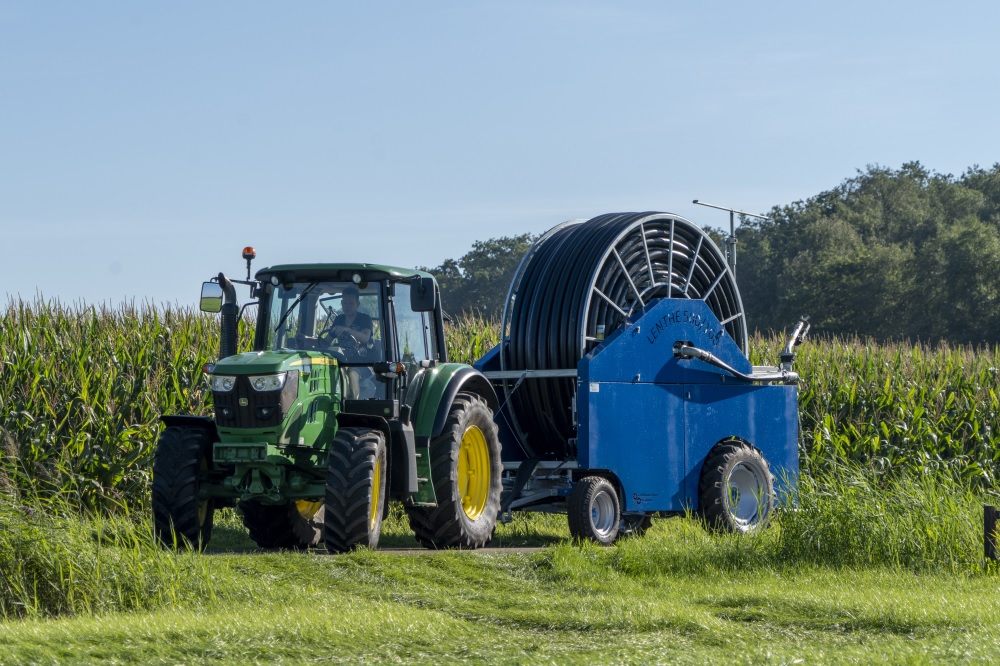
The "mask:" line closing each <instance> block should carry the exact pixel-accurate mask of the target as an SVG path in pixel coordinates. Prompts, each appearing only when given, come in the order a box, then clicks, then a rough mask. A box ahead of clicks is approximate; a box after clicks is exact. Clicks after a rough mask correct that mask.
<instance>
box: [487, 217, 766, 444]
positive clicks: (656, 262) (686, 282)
mask: <svg viewBox="0 0 1000 666" xmlns="http://www.w3.org/2000/svg"><path fill="white" fill-rule="evenodd" d="M661 298H688V299H701V300H704V301H705V302H706V304H707V305H708V307H709V309H710V310H711V311H712V312H713V314H715V316H716V317H717V318H718V320H719V321H720V322H721V323H722V325H723V328H724V330H725V331H726V334H727V335H729V336H730V337H731V338H732V339H733V340H734V341H735V342H736V344H737V345H738V346H739V347H740V349H741V350H742V351H743V352H744V353H746V351H747V327H746V317H745V314H744V312H743V303H742V301H741V300H740V295H739V290H738V289H737V286H736V279H735V276H734V275H733V273H732V271H731V270H729V267H728V266H727V264H726V259H725V256H724V255H723V254H722V252H720V250H719V248H718V247H717V246H716V245H715V243H714V242H713V241H712V240H711V238H710V237H709V236H708V234H706V233H705V232H704V231H702V230H701V229H700V228H698V227H697V226H695V225H694V224H693V223H692V222H690V221H688V220H686V219H684V218H682V217H679V216H676V215H671V214H669V213H655V212H647V213H610V214H607V215H600V216H598V217H594V218H592V219H590V220H586V221H584V220H571V221H569V222H564V223H562V224H560V225H558V226H556V227H553V228H552V229H550V230H549V231H548V232H546V233H545V234H543V235H542V237H541V238H539V239H538V240H537V241H536V242H535V243H534V245H532V247H531V248H530V249H529V250H528V252H527V254H526V255H525V257H524V259H522V261H521V264H520V265H519V266H518V269H517V272H516V273H515V275H514V279H513V280H512V281H511V286H510V290H509V291H508V294H507V300H506V305H505V307H504V313H503V320H502V329H501V330H502V331H503V334H504V336H505V337H507V338H508V345H507V350H506V353H505V354H501V358H500V362H501V368H502V369H504V370H563V369H575V368H576V365H577V362H578V361H579V360H580V358H582V357H583V355H584V354H586V353H587V352H588V351H590V350H591V349H593V347H594V346H596V344H598V342H599V341H600V338H601V337H603V336H601V335H600V332H601V331H603V332H604V333H605V334H606V335H610V333H611V332H612V331H614V330H615V329H616V328H617V327H618V326H620V325H621V324H622V323H624V322H625V321H626V319H628V317H629V316H630V315H632V314H633V313H634V312H636V311H637V310H638V309H640V308H642V307H644V306H646V305H648V304H650V303H651V302H652V301H655V300H657V299H661ZM514 387H515V386H514V384H513V383H510V382H506V381H505V382H504V392H505V394H506V395H505V399H506V400H508V401H509V405H510V414H511V417H512V419H513V424H512V425H513V426H514V428H515V430H516V431H518V436H519V438H520V440H521V441H522V443H524V444H525V445H526V447H527V448H528V449H530V450H529V453H530V454H533V455H536V456H540V457H542V458H546V459H558V460H561V459H564V458H566V457H568V456H569V455H572V452H571V450H570V449H571V447H570V440H572V439H573V438H574V437H575V425H574V423H573V415H572V413H571V411H572V406H573V397H574V395H575V392H576V383H575V380H574V379H572V378H562V377H546V378H537V379H532V380H531V381H526V382H522V383H521V384H520V385H519V386H518V387H517V390H516V391H515V390H514Z"/></svg>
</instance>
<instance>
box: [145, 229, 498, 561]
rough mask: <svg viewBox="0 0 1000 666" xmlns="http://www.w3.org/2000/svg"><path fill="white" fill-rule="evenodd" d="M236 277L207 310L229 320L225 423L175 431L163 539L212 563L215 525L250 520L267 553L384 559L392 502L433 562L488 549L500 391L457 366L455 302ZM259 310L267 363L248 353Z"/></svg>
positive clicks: (213, 294)
mask: <svg viewBox="0 0 1000 666" xmlns="http://www.w3.org/2000/svg"><path fill="white" fill-rule="evenodd" d="M253 256H254V255H253V251H252V248H247V249H246V250H245V251H244V258H245V259H246V260H247V279H246V280H230V279H229V278H227V277H226V276H225V275H224V274H222V273H220V274H219V275H218V276H217V277H216V278H213V279H212V280H211V281H209V282H206V283H205V284H204V285H203V287H202V295H201V309H202V310H203V311H207V312H221V315H222V317H221V320H222V323H221V327H222V336H221V348H220V359H219V361H218V362H217V363H216V364H215V365H214V367H211V368H210V374H209V381H210V382H211V389H212V398H213V402H214V410H215V418H208V417H199V416H163V417H161V418H162V421H163V423H164V426H165V427H164V429H163V431H162V434H161V435H160V438H159V442H158V445H157V450H156V457H155V462H154V466H153V489H152V504H153V514H154V523H155V528H156V533H157V535H158V537H159V539H160V540H161V542H163V543H164V544H165V545H167V546H168V547H194V548H203V547H205V545H206V544H207V543H208V541H209V539H210V538H211V534H212V518H213V512H214V511H215V510H216V509H217V508H219V507H225V506H236V507H237V510H238V512H239V513H240V514H241V515H242V519H243V523H244V525H246V527H247V528H248V530H249V532H250V537H251V538H252V539H253V540H254V541H255V542H256V543H257V544H258V545H259V546H261V547H262V548H308V547H312V546H317V545H320V544H325V545H326V548H327V549H328V550H330V551H332V552H344V551H348V550H351V549H354V548H357V547H360V546H367V547H369V548H375V547H377V545H378V541H379V533H380V531H381V527H382V520H383V517H384V516H385V515H386V513H387V503H388V501H389V500H398V501H399V502H401V503H402V505H403V507H404V508H405V511H406V514H407V516H408V518H409V522H410V526H411V528H412V529H413V531H414V533H415V535H416V538H417V540H418V541H419V542H420V543H421V544H422V545H424V546H426V547H428V548H478V547H481V546H483V545H485V544H486V543H487V541H488V540H489V538H490V535H491V534H492V532H493V528H494V526H495V524H496V520H497V516H498V513H499V506H500V492H501V478H500V477H501V462H500V445H499V443H498V440H497V431H496V426H495V425H494V423H493V413H494V412H495V411H496V410H497V409H498V405H497V398H496V394H495V392H494V390H493V388H492V386H491V385H490V382H489V381H487V379H486V378H485V377H484V376H483V375H482V373H480V372H479V371H478V370H475V369H474V368H472V367H471V366H468V365H464V364H461V363H449V362H448V359H447V353H446V350H445V340H444V331H443V321H442V311H441V305H440V303H441V300H440V296H439V292H438V287H437V284H436V283H435V281H434V278H433V277H432V276H431V275H429V274H427V273H423V272H421V271H415V270H409V269H403V268H393V267H390V266H381V265H373V264H293V265H281V266H272V267H270V268H264V269H262V270H260V271H258V272H257V273H256V275H255V276H254V278H253V279H251V278H250V261H251V259H252V258H253ZM236 284H242V285H247V286H249V288H250V294H251V299H256V301H255V303H256V306H257V316H256V333H255V337H254V343H253V350H252V351H247V352H244V353H237V349H236V345H237V324H238V322H239V320H240V318H241V317H243V316H244V315H245V313H246V309H245V308H246V305H252V304H253V303H248V304H246V305H244V306H243V308H242V309H241V308H240V306H239V304H238V303H237V299H236V287H235V285H236Z"/></svg>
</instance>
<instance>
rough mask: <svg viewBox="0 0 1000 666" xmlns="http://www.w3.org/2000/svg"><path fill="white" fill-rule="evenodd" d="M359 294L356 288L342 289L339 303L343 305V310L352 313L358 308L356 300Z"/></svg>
mask: <svg viewBox="0 0 1000 666" xmlns="http://www.w3.org/2000/svg"><path fill="white" fill-rule="evenodd" d="M359 297H360V293H359V292H358V288H357V287H347V288H346V289H344V293H343V294H342V295H341V302H342V303H343V304H344V309H345V310H351V311H352V312H353V311H354V310H356V309H357V308H358V298H359Z"/></svg>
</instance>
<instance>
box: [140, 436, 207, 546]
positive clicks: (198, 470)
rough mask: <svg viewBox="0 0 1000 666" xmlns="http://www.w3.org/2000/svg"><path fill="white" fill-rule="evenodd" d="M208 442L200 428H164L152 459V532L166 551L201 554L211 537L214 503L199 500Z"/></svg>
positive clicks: (205, 468) (205, 469)
mask: <svg viewBox="0 0 1000 666" xmlns="http://www.w3.org/2000/svg"><path fill="white" fill-rule="evenodd" d="M211 456H212V441H211V438H210V437H209V436H208V433H207V432H206V431H204V430H202V429H201V428H182V427H176V426H174V427H168V428H165V429H164V430H163V432H162V433H161V434H160V439H159V441H158V442H157V445H156V455H155V457H154V459H153V488H152V504H153V528H154V529H155V531H156V537H157V538H158V539H159V541H160V543H162V544H163V545H164V546H166V547H168V548H197V549H198V550H201V549H202V548H204V547H205V546H206V545H207V544H208V540H209V538H211V536H212V519H213V517H214V515H215V502H214V500H212V499H211V498H208V499H199V497H198V493H199V490H200V488H201V479H202V476H203V475H204V473H205V472H206V471H207V470H208V467H209V460H210V459H211Z"/></svg>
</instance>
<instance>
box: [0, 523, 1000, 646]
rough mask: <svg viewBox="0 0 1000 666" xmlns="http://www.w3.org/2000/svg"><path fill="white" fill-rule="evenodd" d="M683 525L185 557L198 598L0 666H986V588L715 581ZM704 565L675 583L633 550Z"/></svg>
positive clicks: (862, 574)
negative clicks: (207, 581) (606, 537)
mask: <svg viewBox="0 0 1000 666" xmlns="http://www.w3.org/2000/svg"><path fill="white" fill-rule="evenodd" d="M684 522H685V521H684V520H683V519H670V520H664V521H660V522H658V523H657V524H656V525H654V527H653V529H652V531H651V532H650V534H649V535H648V536H647V537H645V538H643V539H633V540H629V541H625V542H622V543H621V544H619V545H618V546H616V547H614V548H610V549H601V548H596V547H582V548H581V547H577V546H573V545H571V544H568V543H566V544H562V545H558V546H553V547H550V548H548V549H546V550H544V551H542V552H540V553H536V554H510V555H507V554H504V555H497V554H492V555H482V554H477V553H448V552H446V553H427V554H421V555H393V554H388V553H381V552H368V551H365V552H359V553H355V554H351V555H346V556H337V557H332V556H326V555H319V554H312V553H307V554H296V553H281V554H217V555H206V556H202V557H203V559H204V560H205V562H206V564H205V566H206V567H207V574H208V575H210V576H211V578H212V580H213V581H214V586H215V588H216V591H217V594H216V597H215V599H214V600H210V599H204V600H200V601H194V600H188V601H185V602H183V603H181V604H180V605H179V606H177V607H173V608H169V609H167V608H164V609H161V610H155V611H151V612H147V611H141V612H133V613H128V614H113V615H110V616H96V617H95V616H84V617H76V618H66V619H55V620H48V621H13V622H10V621H9V622H5V623H3V625H2V626H3V631H2V632H0V663H90V662H96V661H100V662H101V663H140V662H141V663H144V664H157V663H162V664H175V663H232V664H245V663H251V664H273V663H342V662H348V663H360V662H365V663H373V662H379V663H383V662H386V663H421V662H422V663H458V662H479V663H650V662H679V663H716V662H721V661H726V662H727V663H791V662H793V661H795V660H804V661H805V663H818V662H819V663H829V662H855V663H862V662H872V661H876V660H877V661H884V660H886V659H887V658H888V660H890V661H895V662H897V663H903V662H908V663H915V662H916V663H920V662H928V663H929V662H940V661H959V662H980V663H985V662H989V661H991V660H992V659H993V658H994V655H995V654H996V652H997V650H998V649H1000V634H997V632H996V631H995V627H996V626H997V624H998V623H1000V598H998V596H997V594H996V590H997V581H996V578H995V577H993V576H975V575H974V576H969V575H962V574H954V573H942V572H937V573H914V572H907V571H900V570H898V569H895V568H866V569H856V568H849V567H848V568H839V567H833V568H831V567H818V566H805V567H803V566H795V567H788V566H777V567H768V566H757V565H748V566H738V567H737V566H729V565H726V564H724V563H720V562H719V561H718V559H717V558H714V557H712V556H711V553H710V551H709V550H707V549H704V548H702V547H700V546H699V543H698V540H697V539H694V540H693V542H692V539H691V535H690V534H689V532H690V529H689V527H688V526H686V525H684V524H683V523H684ZM678 548H685V549H688V550H694V551H696V552H701V554H702V555H704V556H705V557H703V558H702V563H701V564H700V566H698V567H691V566H689V567H687V568H686V571H685V573H684V575H677V574H676V573H674V572H664V571H661V570H658V569H657V568H655V567H653V568H652V569H646V568H644V567H642V566H635V565H636V564H639V563H641V561H642V559H643V557H644V556H645V555H644V554H645V553H655V552H660V551H664V550H665V551H668V552H669V551H672V550H677V549H678Z"/></svg>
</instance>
